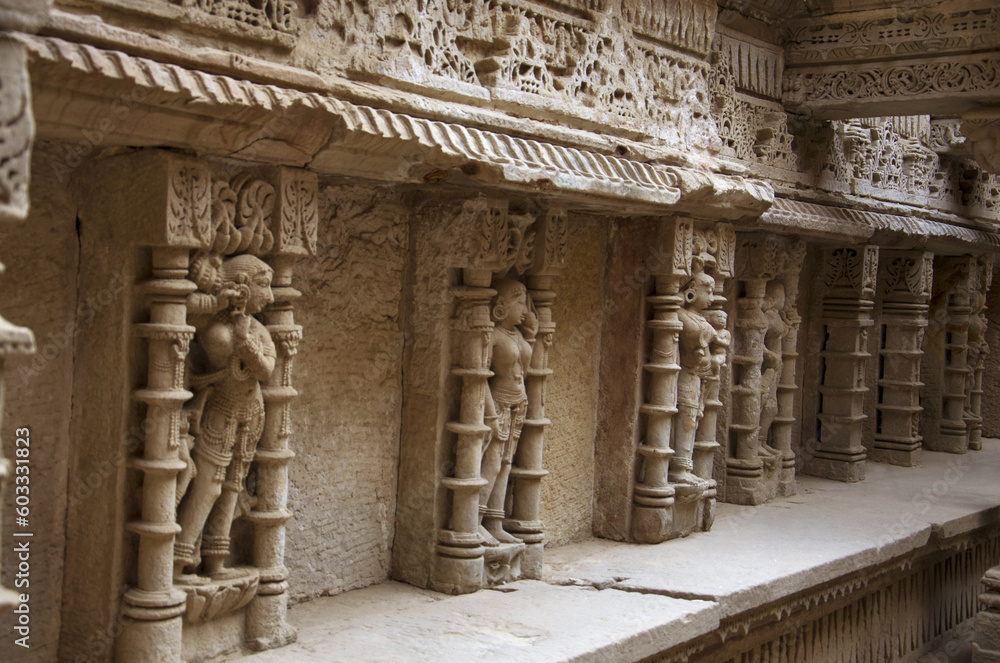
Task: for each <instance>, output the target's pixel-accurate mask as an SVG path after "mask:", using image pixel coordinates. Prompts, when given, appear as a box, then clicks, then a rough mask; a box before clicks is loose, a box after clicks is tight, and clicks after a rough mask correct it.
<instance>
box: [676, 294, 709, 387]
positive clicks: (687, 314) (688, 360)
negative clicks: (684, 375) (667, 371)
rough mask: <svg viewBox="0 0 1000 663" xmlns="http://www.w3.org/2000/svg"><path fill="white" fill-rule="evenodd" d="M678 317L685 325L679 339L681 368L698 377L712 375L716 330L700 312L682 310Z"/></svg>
mask: <svg viewBox="0 0 1000 663" xmlns="http://www.w3.org/2000/svg"><path fill="white" fill-rule="evenodd" d="M677 316H678V317H679V318H680V321H681V323H682V324H683V325H684V329H683V330H682V331H681V333H680V338H679V339H678V341H679V349H680V363H681V367H682V368H684V369H686V370H688V371H691V372H692V373H695V374H698V375H709V374H711V372H712V352H711V348H710V345H711V343H712V341H713V340H714V339H715V335H716V334H715V328H714V327H713V326H712V325H711V324H709V322H708V321H707V320H706V319H705V316H704V315H702V314H701V313H700V312H698V311H692V310H689V309H685V308H682V309H680V310H679V311H678V312H677Z"/></svg>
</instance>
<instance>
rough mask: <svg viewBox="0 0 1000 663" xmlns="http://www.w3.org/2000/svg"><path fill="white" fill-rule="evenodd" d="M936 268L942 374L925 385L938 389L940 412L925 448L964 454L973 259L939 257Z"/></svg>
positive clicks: (966, 448) (966, 429) (935, 294)
mask: <svg viewBox="0 0 1000 663" xmlns="http://www.w3.org/2000/svg"><path fill="white" fill-rule="evenodd" d="M935 267H936V269H935V272H936V278H935V279H934V281H935V282H934V286H935V292H934V300H935V302H934V304H935V305H934V309H935V310H934V313H935V316H934V319H935V321H940V322H943V325H941V326H942V327H943V330H942V333H940V335H939V336H940V338H939V341H940V347H941V348H942V351H941V352H942V354H941V359H940V360H939V361H940V362H941V374H940V376H933V377H934V378H935V382H938V380H939V382H938V383H937V384H934V383H932V382H931V381H930V380H925V382H928V385H932V384H933V386H934V387H937V388H938V389H939V390H940V391H939V393H940V403H941V413H940V419H939V422H938V424H937V431H936V432H937V434H936V435H926V436H925V437H926V439H925V440H924V447H925V448H926V449H928V450H930V451H945V452H948V453H965V452H967V451H968V450H969V426H968V424H967V423H966V419H965V416H966V409H965V405H966V397H967V394H966V380H967V379H968V378H969V365H968V353H969V323H970V321H971V314H972V292H973V278H974V275H975V273H976V259H975V258H974V257H972V256H961V257H952V258H942V259H941V261H940V263H939V264H938V265H935ZM936 340H938V339H936ZM938 389H934V390H933V391H938Z"/></svg>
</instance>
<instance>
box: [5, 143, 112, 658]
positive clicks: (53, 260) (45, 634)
mask: <svg viewBox="0 0 1000 663" xmlns="http://www.w3.org/2000/svg"><path fill="white" fill-rule="evenodd" d="M35 156H36V158H35V160H34V164H33V165H34V168H35V170H34V172H33V173H32V188H33V191H34V192H37V194H34V193H33V195H37V196H38V198H36V199H35V201H36V202H35V203H34V204H33V205H32V210H31V215H30V217H29V220H28V222H26V223H23V224H16V225H6V224H5V225H4V226H3V227H2V228H0V246H2V248H3V263H4V267H5V269H6V273H5V274H4V275H3V277H2V283H3V287H2V289H0V310H3V313H4V315H5V316H7V317H9V318H10V319H11V320H14V321H16V322H17V323H19V324H25V325H28V326H30V327H31V328H33V330H34V333H35V338H36V345H37V352H36V354H35V355H34V356H29V357H23V358H21V357H11V358H9V359H8V360H7V362H6V365H5V376H4V383H5V384H4V422H3V431H4V434H3V443H4V449H3V454H0V455H2V456H5V457H7V458H13V457H14V441H15V437H16V436H15V435H14V431H15V429H16V428H20V427H27V428H29V429H30V431H31V446H30V457H29V460H30V468H31V473H30V475H29V476H30V477H31V483H30V489H31V491H30V497H31V504H30V507H31V513H30V516H29V526H28V527H26V528H22V527H15V526H14V517H13V514H14V498H15V493H14V490H13V488H12V487H10V488H7V490H5V495H4V497H5V499H4V503H3V509H4V513H3V519H2V520H3V524H4V532H3V534H4V536H3V569H4V577H3V579H2V581H0V582H2V584H3V585H4V586H6V587H12V588H13V587H15V583H14V580H15V579H14V573H15V572H16V570H17V565H18V560H17V555H16V554H15V553H14V545H15V539H14V538H13V537H12V532H13V531H28V532H32V533H33V534H34V536H33V537H32V539H31V560H30V564H31V570H32V573H31V577H30V578H28V580H29V581H30V583H31V585H30V587H28V588H24V587H22V588H20V589H19V590H18V592H19V593H21V591H22V590H24V589H28V590H30V591H29V593H30V595H31V603H30V609H31V615H32V629H33V630H32V633H31V638H30V640H29V641H28V642H29V643H30V644H31V648H30V649H28V650H24V649H22V648H20V647H17V646H15V645H14V643H13V639H12V638H4V639H3V641H2V642H0V657H2V658H5V659H7V660H25V661H46V660H55V658H56V656H57V652H58V651H59V647H60V626H61V625H60V613H61V608H62V606H64V605H66V604H69V603H72V602H74V601H79V600H85V598H86V597H85V596H82V595H74V594H73V593H72V592H70V593H68V594H64V593H63V578H64V576H63V567H64V557H65V549H66V545H67V541H66V530H65V527H64V522H65V518H66V511H67V499H68V500H80V501H81V502H82V501H86V499H87V498H88V497H89V494H90V493H91V491H92V490H93V486H91V487H88V486H87V484H86V483H84V482H83V481H81V482H80V483H79V484H70V485H67V472H68V463H69V449H70V432H69V429H70V421H71V416H72V412H71V410H72V393H73V371H72V365H73V356H74V351H75V347H76V342H77V339H78V338H79V337H80V336H81V335H85V334H87V333H88V329H87V327H88V326H89V325H88V324H86V322H85V321H86V320H88V319H89V320H91V321H95V320H96V319H97V318H98V317H100V316H101V314H102V312H103V311H105V310H106V309H107V306H108V304H109V303H110V302H111V301H112V300H113V299H116V298H118V297H120V295H121V289H122V287H123V286H124V282H123V281H121V280H116V281H114V282H109V284H108V285H109V288H108V289H107V290H106V292H105V293H104V297H103V298H102V299H101V300H98V299H96V298H95V299H93V300H91V301H90V303H89V304H86V303H85V302H84V303H78V301H77V292H76V288H75V287H74V286H71V285H70V284H76V282H77V278H78V269H79V251H80V246H79V242H80V238H79V236H78V234H77V232H78V231H77V228H76V225H75V224H76V220H77V212H76V206H75V205H74V203H73V201H72V199H71V196H70V193H69V190H68V189H67V187H66V184H65V183H60V182H59V181H58V180H57V179H56V178H55V177H54V176H53V174H52V171H51V170H50V166H51V164H52V163H55V162H57V161H58V159H59V153H58V151H57V150H56V149H55V147H54V146H51V145H41V146H39V148H38V149H37V150H36V151H35ZM12 277H16V280H17V282H18V283H19V284H21V287H18V288H12V287H10V285H11V281H12V280H13V279H12ZM78 306H85V307H86V316H85V317H84V318H82V319H81V320H76V312H77V310H78ZM93 469H95V470H96V472H95V473H94V475H93V476H90V477H89V480H90V482H91V483H92V484H101V483H103V482H104V477H105V476H106V474H105V473H106V471H107V468H106V467H101V468H100V469H98V468H96V467H95V468H93ZM87 478H88V477H87V476H84V477H82V479H87ZM74 496H75V497H74ZM13 619H14V618H13V615H10V614H5V615H3V617H2V619H0V625H2V628H3V629H4V630H5V631H8V632H10V633H13V623H14V622H13ZM69 630H72V629H69ZM64 633H65V632H64ZM81 635H82V634H81ZM107 644H108V643H107V641H106V640H105V642H104V646H105V648H106V647H107Z"/></svg>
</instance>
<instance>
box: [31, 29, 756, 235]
mask: <svg viewBox="0 0 1000 663" xmlns="http://www.w3.org/2000/svg"><path fill="white" fill-rule="evenodd" d="M18 39H19V40H21V41H22V42H23V43H24V44H25V46H26V48H27V50H28V52H29V56H30V57H31V58H32V60H33V66H34V67H35V68H36V69H37V70H38V71H39V73H40V74H42V75H43V76H44V77H45V78H47V79H48V80H51V81H52V84H53V85H56V84H57V81H58V82H63V81H65V80H67V79H68V78H70V77H73V76H80V75H81V74H82V75H83V76H84V78H83V81H80V84H83V82H84V81H85V84H86V89H87V90H88V92H89V93H91V94H103V95H105V96H107V97H111V98H112V99H114V98H118V97H119V96H121V94H122V90H123V89H124V90H133V91H134V90H135V89H136V88H140V89H142V90H143V94H142V95H139V96H141V97H142V98H143V99H146V98H155V99H156V108H166V107H169V108H170V111H171V116H172V118H174V120H173V121H174V122H177V119H176V117H177V111H178V110H180V111H182V112H187V113H190V114H191V117H190V118H189V119H188V121H190V122H192V123H201V122H204V121H205V120H206V117H205V116H225V117H227V118H234V120H235V121H236V122H240V121H244V122H246V123H247V125H248V126H247V128H246V129H245V130H244V131H243V132H242V134H241V135H240V136H239V138H240V140H241V143H240V144H230V145H225V144H219V145H212V144H208V145H206V141H210V140H219V141H225V140H226V136H224V135H221V134H222V133H223V132H218V131H216V132H214V134H208V132H202V133H198V134H196V133H194V132H186V131H172V132H171V134H170V136H171V139H172V140H174V141H183V140H184V136H194V135H197V136H198V137H199V140H197V144H195V143H194V142H192V143H191V144H187V143H183V142H178V143H177V145H176V146H178V147H187V148H197V149H200V150H205V151H208V150H210V151H213V152H215V153H217V154H225V155H231V154H238V155H239V156H241V157H244V158H248V159H251V160H259V161H268V160H277V159H272V158H271V157H270V155H269V154H265V153H263V152H259V151H258V152H254V151H253V150H247V149H245V148H246V145H248V144H249V145H252V146H253V145H256V144H257V143H266V142H268V141H271V142H280V141H286V143H287V142H291V141H293V140H298V139H299V136H300V135H303V134H306V133H307V132H303V131H296V130H300V129H301V127H299V126H298V125H295V124H293V123H290V122H285V123H284V124H292V126H288V127H284V129H286V130H287V131H288V132H289V133H288V136H287V137H286V136H284V135H281V136H275V135H273V133H271V130H272V129H274V128H275V124H277V125H279V126H278V128H279V129H280V128H282V127H281V126H280V125H281V124H282V123H281V122H278V123H275V116H276V115H277V116H281V115H288V114H308V117H309V119H310V120H311V121H312V122H313V125H314V126H312V127H311V128H312V129H313V131H312V133H311V134H310V135H311V136H312V138H313V139H314V142H312V143H309V142H308V140H309V139H308V138H301V140H302V141H304V143H303V144H302V145H301V146H296V147H301V148H302V150H304V151H305V152H306V154H299V155H297V157H298V159H300V160H301V162H302V163H309V164H310V166H311V168H312V169H313V170H316V171H318V172H324V173H330V174H353V175H367V176H369V177H377V178H380V179H386V178H388V179H392V180H395V181H419V182H423V181H424V178H425V176H426V175H428V173H429V172H430V171H432V170H433V169H434V168H438V169H440V170H442V171H444V170H448V169H453V168H459V167H463V166H465V167H466V168H465V170H466V171H468V170H469V168H468V165H469V163H470V162H472V163H475V164H481V165H482V166H485V167H486V168H484V169H483V170H491V171H493V172H499V173H500V174H501V175H502V180H504V181H505V182H506V183H507V184H514V185H520V186H525V185H526V186H527V187H529V188H530V189H533V190H538V189H544V190H546V191H549V192H555V191H565V192H576V193H584V194H589V195H590V196H594V197H598V198H611V199H619V200H621V199H627V200H631V201H636V202H646V203H649V204H652V205H654V206H657V207H659V206H678V205H685V204H691V205H699V206H710V207H718V212H719V213H720V214H722V215H729V216H738V215H741V214H745V213H755V212H756V213H759V212H760V211H761V210H763V209H765V208H766V207H767V205H768V204H770V202H771V200H772V196H773V193H772V190H771V188H770V186H769V185H767V184H765V183H763V182H760V181H754V180H748V179H746V178H740V177H731V176H726V175H721V174H717V173H712V172H707V171H701V170H695V169H689V168H681V167H676V166H666V165H659V164H651V163H645V162H640V161H634V160H630V159H626V158H621V157H617V156H613V155H605V154H599V153H596V152H592V151H587V150H582V149H576V148H574V147H569V146H565V145H557V144H554V143H546V142H542V141H540V140H533V139H528V138H520V137H515V136H511V135H509V134H504V133H498V132H493V131H488V130H484V129H478V128H473V127H465V126H462V125H458V124H454V123H448V122H441V121H436V120H430V119H425V118H420V117H414V116H411V115H405V114H402V113H397V112H393V111H389V110H385V109H375V108H371V107H368V106H362V105H358V104H354V103H351V102H349V101H346V100H343V99H338V98H335V97H332V96H328V95H325V94H322V93H318V92H302V91H298V90H290V89H286V88H281V87H277V86H274V85H262V84H256V83H251V82H248V81H242V80H236V79H234V78H231V77H228V76H223V75H215V74H208V73H205V72H200V71H193V70H189V69H185V68H183V67H180V66H177V65H172V64H164V63H160V62H156V61H153V60H149V59H145V58H139V57H134V56H131V55H127V54H125V53H121V52H118V51H106V50H102V49H98V48H95V47H93V46H89V45H85V44H76V43H70V42H66V41H63V40H60V39H57V38H51V37H37V36H32V35H19V36H18ZM133 96H136V95H134V94H133ZM109 103H110V100H109ZM40 108H41V110H40V111H39V118H40V122H44V123H46V124H47V125H49V126H51V125H61V124H69V123H70V122H79V121H80V120H81V118H80V117H79V115H80V114H74V115H73V116H60V115H58V113H59V112H60V111H59V110H58V104H53V105H52V106H51V107H50V105H49V104H46V103H41V104H40ZM74 128H76V129H90V128H92V127H89V126H82V125H79V124H78V125H76V127H74ZM94 128H96V127H94ZM199 128H203V127H199ZM61 129H62V128H61ZM331 129H332V131H331ZM254 130H255V131H256V133H254ZM234 133H235V134H239V133H240V132H238V131H235V132H234ZM112 141H113V137H112V136H110V135H109V136H108V143H109V144H110V143H111V142H112ZM283 147H284V148H287V147H288V145H287V144H285V145H283ZM345 156H349V157H350V158H345ZM284 158H285V159H288V156H287V150H285V154H284ZM366 158H367V161H368V162H369V163H366ZM414 159H417V162H416V163H414ZM286 162H287V161H286ZM366 165H368V166H369V167H370V171H366V170H365V168H366ZM421 165H422V166H423V168H420V167H419V166H421ZM415 166H416V167H415Z"/></svg>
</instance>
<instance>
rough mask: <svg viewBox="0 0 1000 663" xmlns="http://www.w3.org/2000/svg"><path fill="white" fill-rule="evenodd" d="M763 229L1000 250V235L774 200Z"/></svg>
mask: <svg viewBox="0 0 1000 663" xmlns="http://www.w3.org/2000/svg"><path fill="white" fill-rule="evenodd" d="M758 225H759V226H760V227H761V228H762V229H768V230H775V231H778V230H780V231H783V232H794V233H796V234H799V235H806V236H812V237H817V238H826V239H836V240H841V241H850V242H866V241H868V240H870V239H872V238H873V237H875V236H876V233H880V234H885V235H892V236H896V237H898V236H900V235H902V236H904V237H905V238H906V239H907V240H910V242H911V243H912V244H913V245H914V248H915V247H918V246H923V245H925V244H927V243H928V242H935V243H939V244H943V245H946V246H949V247H953V248H955V249H960V250H969V249H977V250H980V251H983V250H985V251H990V252H993V251H998V250H1000V233H996V232H987V231H985V230H978V229H975V228H966V227H964V226H956V225H951V224H949V223H943V222H941V221H935V220H932V219H920V218H916V217H909V216H899V215H896V214H886V213H883V212H868V211H864V210H857V209H849V208H844V207H832V206H829V205H818V204H816V203H808V202H803V201H799V200H790V199H788V198H775V200H774V205H772V206H771V208H770V209H769V210H768V211H766V212H764V214H762V215H761V217H760V220H759V222H758Z"/></svg>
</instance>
